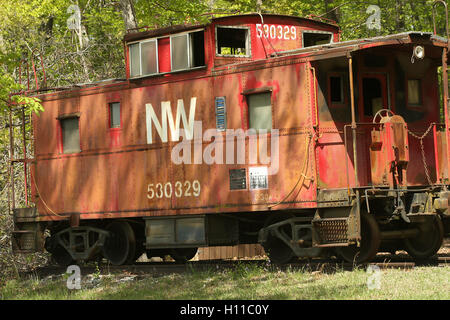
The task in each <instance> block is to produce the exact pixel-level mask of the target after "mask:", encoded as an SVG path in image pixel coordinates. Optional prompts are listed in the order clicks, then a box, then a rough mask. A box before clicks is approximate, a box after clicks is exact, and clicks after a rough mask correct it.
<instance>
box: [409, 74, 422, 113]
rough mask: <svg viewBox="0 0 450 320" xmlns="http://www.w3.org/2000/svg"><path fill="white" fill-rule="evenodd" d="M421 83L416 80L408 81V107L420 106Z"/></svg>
mask: <svg viewBox="0 0 450 320" xmlns="http://www.w3.org/2000/svg"><path fill="white" fill-rule="evenodd" d="M420 90H421V83H420V80H418V79H409V80H408V105H411V106H416V107H417V106H420V105H421V104H422V97H421V94H420Z"/></svg>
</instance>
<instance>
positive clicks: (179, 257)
mask: <svg viewBox="0 0 450 320" xmlns="http://www.w3.org/2000/svg"><path fill="white" fill-rule="evenodd" d="M196 254H197V248H178V249H172V250H170V256H171V257H172V259H173V260H175V262H177V263H186V262H187V261H189V260H191V259H192V258H193V257H195V255H196Z"/></svg>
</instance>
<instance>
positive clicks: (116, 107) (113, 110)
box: [109, 102, 120, 128]
mask: <svg viewBox="0 0 450 320" xmlns="http://www.w3.org/2000/svg"><path fill="white" fill-rule="evenodd" d="M109 117H110V122H109V126H110V128H120V102H113V103H110V104H109Z"/></svg>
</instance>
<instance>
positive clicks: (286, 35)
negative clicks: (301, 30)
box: [283, 26, 289, 40]
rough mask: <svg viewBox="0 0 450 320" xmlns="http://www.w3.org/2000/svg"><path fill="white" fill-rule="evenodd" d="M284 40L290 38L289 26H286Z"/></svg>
mask: <svg viewBox="0 0 450 320" xmlns="http://www.w3.org/2000/svg"><path fill="white" fill-rule="evenodd" d="M283 39H284V40H289V27H288V26H284V37H283Z"/></svg>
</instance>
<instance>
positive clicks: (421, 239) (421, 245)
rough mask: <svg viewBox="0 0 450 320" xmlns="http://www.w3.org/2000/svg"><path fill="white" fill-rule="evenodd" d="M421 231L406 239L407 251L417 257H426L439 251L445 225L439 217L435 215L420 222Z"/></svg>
mask: <svg viewBox="0 0 450 320" xmlns="http://www.w3.org/2000/svg"><path fill="white" fill-rule="evenodd" d="M417 227H418V229H419V230H420V233H419V235H418V236H417V237H415V238H408V239H405V240H404V244H405V249H406V251H407V252H408V253H409V254H410V255H411V256H412V257H413V258H415V259H426V258H429V257H431V256H433V255H434V254H436V252H438V251H439V249H440V248H441V246H442V242H443V239H444V226H443V225H442V221H441V219H440V218H439V217H437V216H433V217H431V218H428V219H427V221H426V222H424V223H421V224H419V225H418V226H417Z"/></svg>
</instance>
